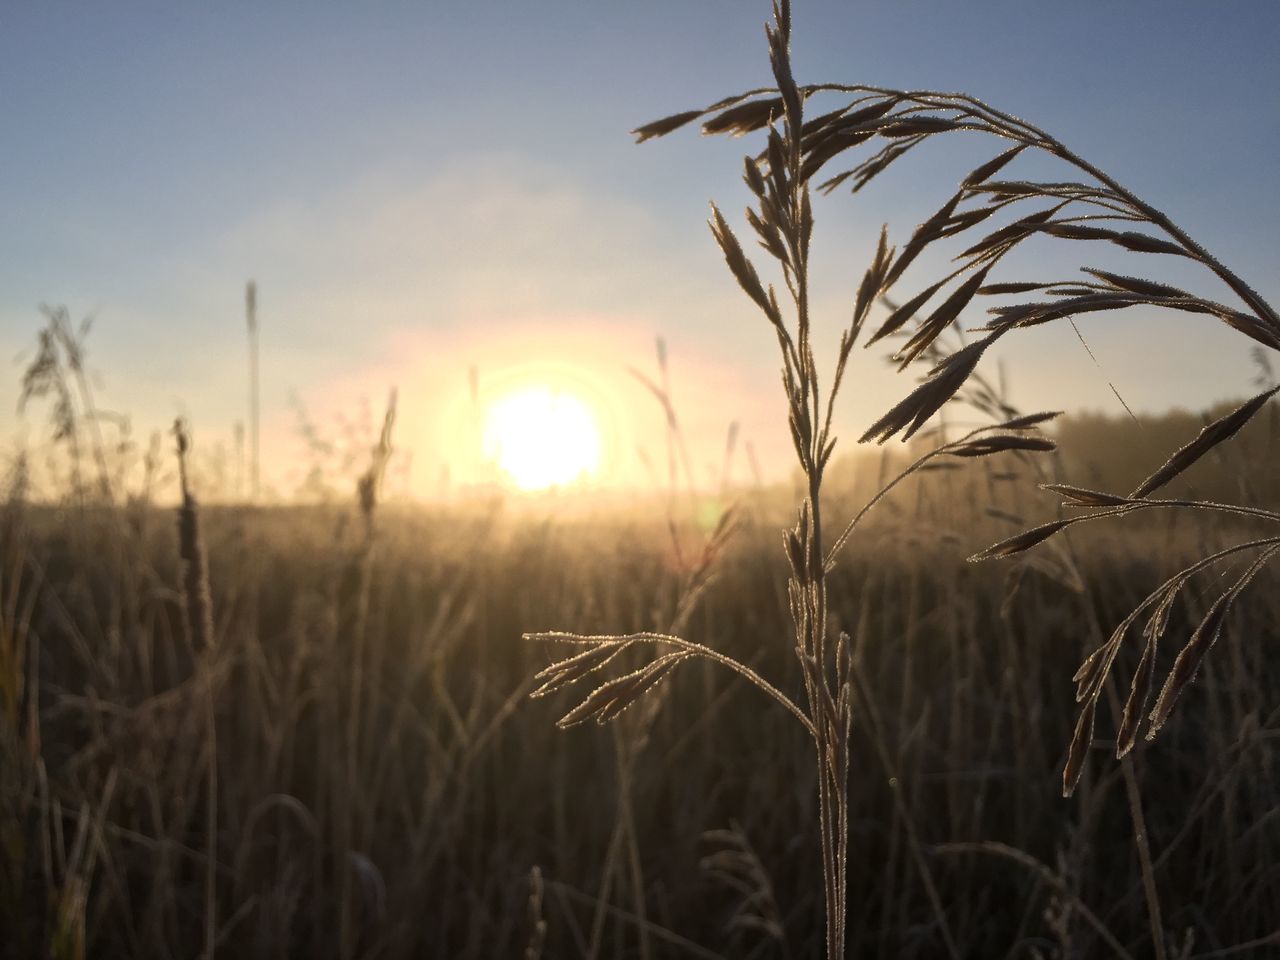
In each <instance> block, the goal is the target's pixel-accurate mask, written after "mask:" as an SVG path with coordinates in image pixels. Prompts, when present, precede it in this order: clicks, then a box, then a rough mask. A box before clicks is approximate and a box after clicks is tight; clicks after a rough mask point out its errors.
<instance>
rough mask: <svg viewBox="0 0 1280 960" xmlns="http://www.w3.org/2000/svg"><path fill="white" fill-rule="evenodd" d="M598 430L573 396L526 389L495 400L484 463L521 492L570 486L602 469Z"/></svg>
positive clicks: (487, 425)
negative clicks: (491, 465) (500, 473)
mask: <svg viewBox="0 0 1280 960" xmlns="http://www.w3.org/2000/svg"><path fill="white" fill-rule="evenodd" d="M601 447H602V443H601V438H600V427H599V423H598V421H597V419H596V416H595V414H594V412H593V411H592V410H591V408H590V407H589V406H588V405H587V404H586V403H585V402H584V401H582V400H581V399H579V398H578V397H576V396H574V395H573V394H571V393H564V392H562V391H559V390H552V389H550V388H549V387H545V386H537V387H525V388H523V389H520V390H517V391H515V392H512V393H508V394H505V395H504V396H501V397H499V398H498V399H496V400H494V401H493V402H492V403H491V404H490V405H489V408H488V411H487V414H486V416H485V423H484V455H485V459H486V460H489V461H490V462H492V463H494V464H496V466H497V467H498V469H499V470H500V471H501V472H502V474H503V476H504V477H505V478H506V479H507V480H508V481H510V482H511V483H512V484H514V485H515V486H517V487H519V488H520V489H522V490H545V489H547V488H548V487H558V486H566V485H568V484H572V483H575V482H578V481H580V480H583V479H587V478H589V477H592V476H594V475H595V474H596V473H598V472H599V470H600V460H601Z"/></svg>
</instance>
